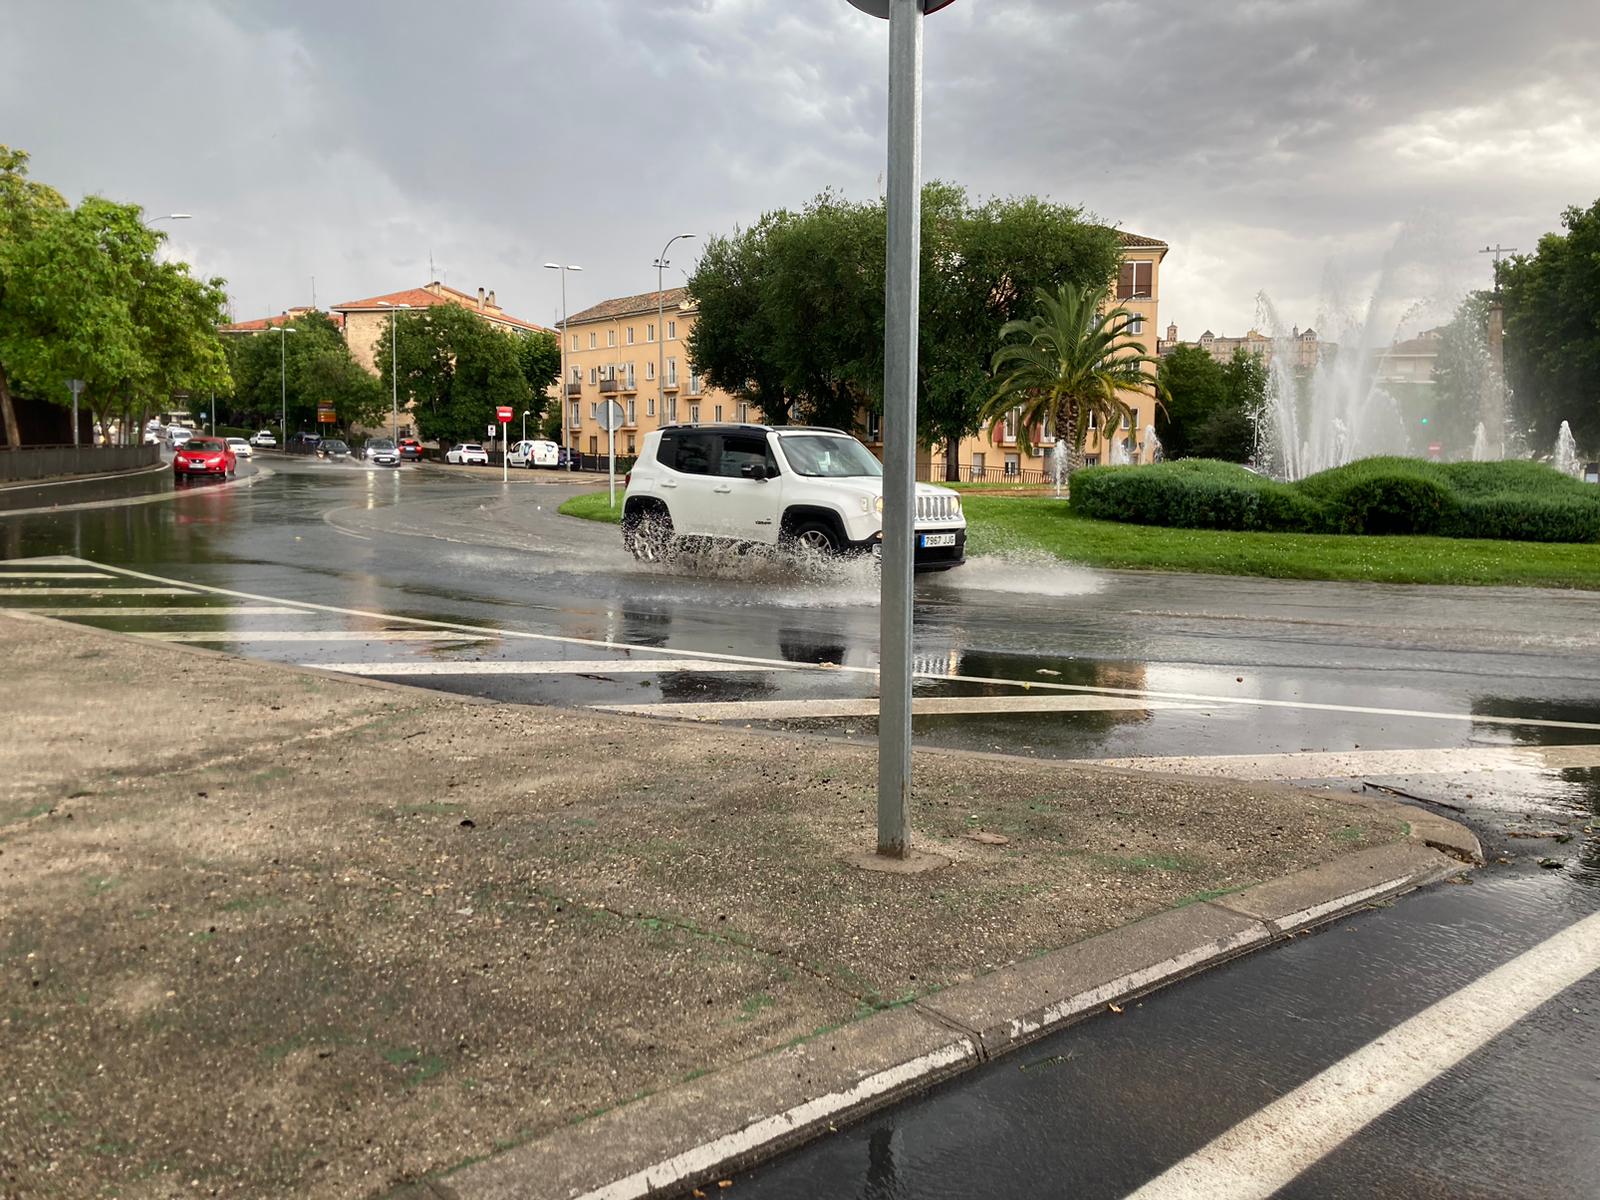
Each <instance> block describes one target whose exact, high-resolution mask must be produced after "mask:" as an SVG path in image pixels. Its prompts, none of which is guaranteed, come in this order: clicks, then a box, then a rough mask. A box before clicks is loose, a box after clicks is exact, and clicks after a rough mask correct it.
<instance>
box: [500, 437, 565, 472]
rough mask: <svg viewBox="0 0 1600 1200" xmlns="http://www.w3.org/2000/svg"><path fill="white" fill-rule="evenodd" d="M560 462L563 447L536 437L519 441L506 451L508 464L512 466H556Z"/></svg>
mask: <svg viewBox="0 0 1600 1200" xmlns="http://www.w3.org/2000/svg"><path fill="white" fill-rule="evenodd" d="M560 462H561V447H560V446H558V445H556V444H555V443H554V442H547V441H543V440H540V439H536V438H529V439H528V440H526V441H522V442H517V443H516V444H515V445H513V446H512V447H511V449H510V450H509V451H507V452H506V465H507V466H512V467H554V466H558V465H560Z"/></svg>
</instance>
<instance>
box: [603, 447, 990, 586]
mask: <svg viewBox="0 0 1600 1200" xmlns="http://www.w3.org/2000/svg"><path fill="white" fill-rule="evenodd" d="M915 530H916V542H915V545H914V548H913V563H914V565H915V566H916V568H917V570H919V571H941V570H948V569H949V568H951V567H954V566H958V565H960V563H961V562H962V561H963V559H964V558H965V556H966V545H967V521H966V518H965V517H964V516H963V515H962V512H961V496H960V495H959V494H958V493H957V492H955V491H953V490H951V489H950V488H943V487H936V486H934V485H933V484H927V483H919V484H917V485H916V514H915ZM686 536H688V537H695V538H706V539H712V540H716V541H725V542H733V543H738V544H762V543H767V544H774V545H779V546H785V547H789V548H793V549H798V550H809V551H812V552H815V553H820V554H830V555H851V554H876V553H878V551H879V550H880V549H881V546H882V542H883V464H882V463H880V462H879V461H878V460H877V459H876V458H874V457H873V456H872V452H871V451H869V450H868V449H867V448H866V447H865V446H863V445H862V444H861V443H860V442H859V441H858V440H856V439H855V438H853V437H851V436H850V435H849V434H847V433H843V432H841V431H839V430H837V429H818V428H812V427H809V426H797V425H789V426H778V427H774V426H768V425H681V426H673V427H670V428H667V429H662V430H656V431H654V432H651V433H647V434H645V439H644V445H643V446H642V447H641V449H640V453H639V459H638V461H637V462H636V463H635V464H634V467H633V470H632V471H630V472H629V473H628V480H627V492H626V496H625V498H624V500H623V508H622V539H623V544H624V545H625V546H627V548H628V549H629V550H630V551H631V552H632V553H633V556H634V557H635V558H638V559H640V560H643V561H647V562H648V561H654V560H657V559H660V558H662V557H663V556H664V555H666V554H667V553H668V552H669V551H670V550H671V548H672V546H673V543H674V541H675V540H676V539H677V538H680V537H686Z"/></svg>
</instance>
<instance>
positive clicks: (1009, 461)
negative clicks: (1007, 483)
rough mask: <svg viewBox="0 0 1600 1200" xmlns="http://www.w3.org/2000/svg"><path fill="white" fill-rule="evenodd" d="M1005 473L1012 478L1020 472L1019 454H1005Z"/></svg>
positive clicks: (1020, 461) (1020, 460) (1020, 459)
mask: <svg viewBox="0 0 1600 1200" xmlns="http://www.w3.org/2000/svg"><path fill="white" fill-rule="evenodd" d="M1006 474H1007V475H1008V476H1010V477H1011V478H1012V479H1015V478H1016V477H1017V476H1019V475H1021V474H1022V458H1021V456H1020V455H1016V454H1008V455H1006Z"/></svg>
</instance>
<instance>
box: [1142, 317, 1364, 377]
mask: <svg viewBox="0 0 1600 1200" xmlns="http://www.w3.org/2000/svg"><path fill="white" fill-rule="evenodd" d="M1179 346H1198V347H1199V348H1200V349H1202V350H1204V351H1205V352H1206V353H1207V354H1209V355H1211V357H1212V358H1214V359H1216V360H1217V361H1218V362H1227V361H1229V360H1230V359H1231V358H1232V357H1233V354H1234V351H1236V350H1243V351H1244V352H1245V353H1246V354H1259V355H1260V356H1261V361H1262V362H1265V363H1270V362H1272V360H1273V359H1274V358H1275V357H1277V355H1278V353H1279V351H1280V350H1281V349H1282V348H1283V347H1285V346H1287V347H1288V348H1289V353H1290V355H1291V361H1290V365H1291V366H1292V367H1294V368H1295V369H1296V370H1306V371H1309V370H1310V369H1311V368H1312V367H1315V366H1316V365H1317V363H1318V362H1320V361H1321V360H1322V356H1323V355H1324V354H1331V353H1333V351H1334V349H1335V346H1334V344H1333V343H1332V342H1324V341H1321V340H1319V339H1318V337H1317V331H1316V330H1315V329H1301V328H1300V327H1299V326H1298V325H1296V326H1295V327H1294V329H1293V331H1292V332H1291V333H1290V334H1289V336H1288V337H1287V338H1283V339H1281V340H1280V339H1277V338H1272V337H1268V336H1267V335H1266V334H1264V333H1262V332H1261V331H1260V330H1259V329H1252V330H1250V331H1249V332H1248V333H1246V334H1245V335H1244V336H1243V337H1224V336H1223V335H1221V334H1216V333H1212V332H1211V330H1209V329H1208V330H1206V331H1205V332H1204V333H1202V334H1201V335H1200V336H1199V338H1198V339H1196V340H1195V341H1192V342H1184V341H1180V340H1179V339H1178V327H1177V325H1176V324H1172V325H1168V326H1167V336H1166V337H1164V338H1162V339H1161V340H1160V342H1159V345H1158V353H1160V354H1171V353H1172V351H1173V350H1175V349H1176V348H1177V347H1179Z"/></svg>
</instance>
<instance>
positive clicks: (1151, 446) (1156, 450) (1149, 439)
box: [1144, 425, 1161, 463]
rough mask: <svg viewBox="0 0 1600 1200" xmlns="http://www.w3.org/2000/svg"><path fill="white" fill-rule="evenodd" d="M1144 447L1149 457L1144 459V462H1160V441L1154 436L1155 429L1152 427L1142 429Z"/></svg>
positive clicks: (1147, 426)
mask: <svg viewBox="0 0 1600 1200" xmlns="http://www.w3.org/2000/svg"><path fill="white" fill-rule="evenodd" d="M1144 447H1145V449H1146V450H1147V451H1149V455H1148V457H1147V458H1146V459H1145V461H1146V462H1153V463H1158V462H1160V461H1161V439H1160V438H1158V437H1157V436H1156V427H1155V426H1154V425H1146V426H1145V427H1144Z"/></svg>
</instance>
